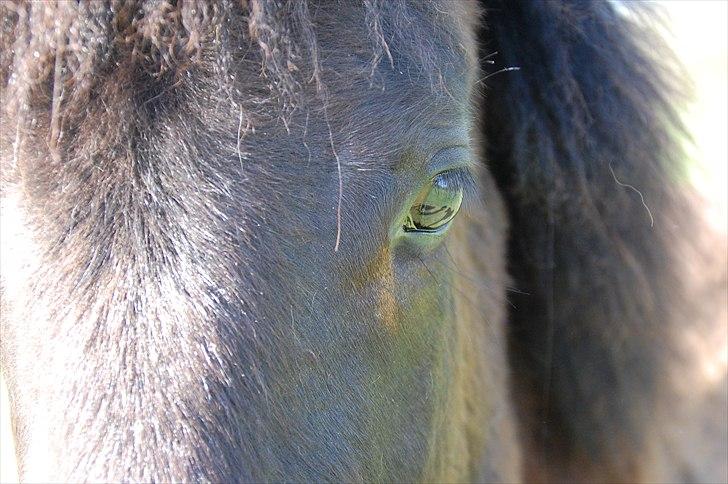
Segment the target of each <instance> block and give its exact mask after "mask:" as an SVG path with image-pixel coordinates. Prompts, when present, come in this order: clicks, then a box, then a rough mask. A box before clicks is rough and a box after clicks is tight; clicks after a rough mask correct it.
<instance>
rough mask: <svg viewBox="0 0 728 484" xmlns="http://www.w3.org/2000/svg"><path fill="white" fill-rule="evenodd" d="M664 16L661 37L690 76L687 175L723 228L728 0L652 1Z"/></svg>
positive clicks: (727, 181)
mask: <svg viewBox="0 0 728 484" xmlns="http://www.w3.org/2000/svg"><path fill="white" fill-rule="evenodd" d="M652 3H653V4H656V5H657V6H658V7H660V8H661V9H663V10H664V12H665V13H666V15H667V17H668V25H667V27H668V29H667V31H666V32H665V34H664V35H665V38H666V39H667V41H668V42H669V44H670V45H671V46H672V48H673V50H674V51H675V53H676V54H677V56H678V57H679V59H680V61H681V62H682V64H683V65H684V66H685V69H686V71H687V73H688V74H689V76H690V77H691V78H692V80H693V95H694V96H693V101H692V102H691V103H690V105H689V106H688V109H687V110H686V111H685V113H684V120H685V122H686V124H687V126H688V128H689V129H690V132H691V134H692V136H693V141H692V142H686V143H685V151H686V153H687V154H688V157H689V160H688V162H689V174H690V180H691V182H692V183H693V184H694V185H695V187H696V188H697V189H698V190H699V191H700V193H702V194H703V196H705V197H706V199H707V200H708V201H709V202H710V203H709V205H710V208H709V213H708V214H707V216H708V219H709V220H710V222H711V224H712V225H713V226H714V228H715V229H717V230H720V231H722V232H723V233H726V232H728V170H726V167H727V166H728V62H727V61H726V59H727V58H728V0H661V1H655V2H652Z"/></svg>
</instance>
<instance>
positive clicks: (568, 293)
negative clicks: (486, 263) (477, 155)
mask: <svg viewBox="0 0 728 484" xmlns="http://www.w3.org/2000/svg"><path fill="white" fill-rule="evenodd" d="M491 3H492V4H493V5H492V6H491V9H490V10H488V11H487V12H486V13H487V15H486V22H487V26H486V28H485V31H484V32H483V34H482V38H484V39H486V41H487V42H489V44H487V45H488V47H489V48H490V47H491V46H492V48H493V49H494V50H497V51H498V52H499V53H500V57H499V59H500V60H501V63H502V64H501V65H503V66H506V67H508V66H518V67H520V70H519V71H517V72H509V73H508V74H507V75H503V74H501V75H499V76H494V77H493V78H492V79H489V80H488V81H487V86H486V88H485V89H486V92H485V97H486V101H485V110H486V113H485V116H484V122H485V124H486V128H485V133H486V135H485V139H486V140H487V143H488V149H487V159H488V163H489V165H490V167H491V170H492V172H493V174H494V176H495V177H496V180H497V184H498V186H499V188H500V190H501V192H502V193H503V195H504V197H505V198H506V201H507V205H508V211H509V219H510V222H511V235H510V245H509V254H508V261H509V272H510V273H511V275H512V276H513V278H514V283H515V286H516V287H517V288H518V289H520V290H521V291H522V292H523V293H525V294H513V295H512V296H511V298H510V299H511V302H512V304H513V307H514V309H512V310H511V314H510V316H509V325H510V328H511V334H510V353H511V364H512V372H513V374H514V376H515V379H516V383H515V392H514V393H515V395H516V396H517V398H518V399H520V400H521V403H520V404H521V406H522V416H525V418H526V419H527V422H526V424H525V427H526V428H528V429H529V430H528V432H532V433H533V435H534V440H535V443H533V444H532V445H534V446H536V447H538V448H541V449H542V451H543V454H542V455H541V457H543V458H545V460H544V461H543V462H548V463H550V464H549V465H550V466H558V464H557V463H558V462H560V461H561V459H566V461H569V462H571V463H572V464H573V463H577V464H576V466H575V467H573V468H571V469H570V472H573V474H572V475H571V477H570V478H574V479H576V480H580V479H582V478H583V477H584V476H585V475H589V469H591V471H594V470H595V469H602V471H600V472H603V470H604V469H611V472H614V474H612V475H611V478H610V477H605V475H604V474H600V473H599V472H597V473H595V474H592V475H595V476H601V477H599V479H607V480H609V479H617V480H620V479H625V476H630V475H631V476H632V478H636V479H638V480H639V478H638V477H635V474H630V473H633V472H636V470H637V469H639V468H640V465H641V462H642V460H643V459H646V458H647V457H646V453H647V452H648V451H647V450H646V449H648V448H649V447H650V445H651V444H650V443H649V441H650V439H651V438H653V437H654V432H655V429H656V428H658V427H659V423H658V422H659V421H661V420H660V419H661V418H666V417H664V415H665V414H664V413H662V417H660V415H661V412H669V409H667V408H666V407H665V406H663V405H665V402H674V401H675V400H676V397H675V396H674V395H671V394H670V391H671V388H673V385H672V382H670V381H669V377H667V376H666V374H667V368H670V367H672V366H673V365H675V364H676V362H677V361H679V360H680V357H681V356H680V350H679V349H678V343H677V341H678V332H677V331H678V329H679V327H680V324H681V322H682V321H684V318H685V317H687V316H684V315H685V311H687V309H686V308H689V307H690V303H689V301H687V300H686V299H685V288H684V281H683V280H682V278H683V274H684V272H681V271H683V269H682V266H681V265H680V264H679V263H678V261H680V262H684V261H683V260H682V257H684V254H681V253H680V250H682V249H681V247H682V246H683V245H684V242H685V234H687V233H690V231H691V228H690V227H692V225H693V224H695V223H697V219H698V217H697V216H696V215H695V212H694V209H693V208H692V207H690V205H689V203H688V201H687V199H686V198H685V197H684V194H685V192H687V191H688V188H687V186H686V182H685V179H684V177H683V176H682V171H683V168H682V166H683V163H684V161H683V160H684V158H683V152H682V150H681V148H680V146H679V143H680V142H681V141H682V140H683V139H684V138H685V137H686V134H685V130H684V127H683V125H682V124H681V122H680V117H679V114H678V112H679V110H680V109H681V108H682V107H683V106H684V104H685V100H686V99H687V96H686V94H685V93H686V89H685V88H684V86H685V84H683V81H682V77H681V75H680V74H679V73H676V72H675V71H674V67H675V66H676V65H677V63H676V62H674V60H673V58H672V56H671V54H670V53H669V51H668V49H666V48H665V46H664V45H662V44H661V42H660V40H659V39H660V37H659V35H658V33H657V32H656V30H655V25H656V24H655V22H654V18H656V17H655V12H653V11H651V10H650V9H649V8H645V6H643V5H638V6H633V5H621V6H619V7H617V6H616V5H615V4H613V3H612V2H569V1H567V2H559V3H551V2H509V1H494V2H491ZM633 7H635V8H633ZM657 18H659V17H657ZM648 19H651V20H648ZM491 69H492V68H491ZM678 227H679V228H678ZM668 406H669V404H668ZM523 408H525V409H526V410H523ZM585 463H590V465H593V466H594V467H589V466H588V465H584V464H585ZM580 466H581V467H580ZM554 468H556V467H554ZM585 473H586V474H585ZM579 476H581V477H579ZM620 476H621V477H620ZM531 477H532V478H536V476H535V475H532V476H531ZM552 478H554V479H556V480H560V479H563V478H564V477H563V475H562V476H561V477H559V475H558V474H555V475H552Z"/></svg>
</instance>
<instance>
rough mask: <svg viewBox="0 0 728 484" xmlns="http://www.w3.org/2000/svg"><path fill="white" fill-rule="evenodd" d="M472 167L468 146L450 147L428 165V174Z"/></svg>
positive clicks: (437, 154) (433, 158) (439, 152)
mask: <svg viewBox="0 0 728 484" xmlns="http://www.w3.org/2000/svg"><path fill="white" fill-rule="evenodd" d="M473 166H474V163H473V156H472V153H471V151H470V147H469V146H468V145H452V146H448V147H446V148H443V149H441V150H440V151H438V152H437V153H436V154H435V155H434V156H433V157H432V158H431V159H430V161H429V163H428V169H429V171H430V173H435V174H437V173H442V172H445V171H449V170H455V169H459V168H471V167H473ZM435 176H436V175H435Z"/></svg>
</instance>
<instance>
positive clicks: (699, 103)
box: [0, 0, 728, 483]
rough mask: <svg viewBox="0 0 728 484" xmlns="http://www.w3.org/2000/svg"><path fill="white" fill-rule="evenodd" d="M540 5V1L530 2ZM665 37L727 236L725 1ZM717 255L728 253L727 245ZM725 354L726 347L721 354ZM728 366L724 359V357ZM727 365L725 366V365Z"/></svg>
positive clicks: (692, 162)
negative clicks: (689, 83) (681, 72)
mask: <svg viewBox="0 0 728 484" xmlns="http://www.w3.org/2000/svg"><path fill="white" fill-rule="evenodd" d="M533 1H541V0H533ZM632 1H636V0H632ZM650 3H652V4H653V5H655V6H657V7H659V8H660V9H662V10H663V12H664V13H665V15H666V18H667V20H668V21H667V23H666V28H665V31H664V35H665V38H666V39H667V41H668V43H669V44H670V45H671V46H672V48H673V50H674V51H675V52H676V54H677V55H678V57H679V58H680V60H681V62H682V63H683V65H684V66H685V69H686V71H687V73H688V74H689V75H690V77H691V78H692V80H693V95H694V96H693V100H692V102H691V103H690V104H689V105H688V107H687V109H686V110H685V112H684V120H685V122H686V124H687V125H688V128H689V129H690V132H691V134H692V136H693V140H692V141H686V142H685V151H686V153H687V154H688V173H689V177H690V181H691V183H692V184H693V185H694V186H695V187H696V188H697V189H698V190H699V192H700V193H702V194H703V196H704V197H705V198H706V200H707V201H708V202H709V203H708V207H709V208H708V213H707V214H706V216H707V218H708V220H709V221H710V223H711V225H713V227H714V229H716V230H717V231H720V232H722V233H723V234H726V233H728V170H727V169H726V167H727V166H728V0H661V1H653V2H650ZM720 250H726V249H725V246H723V247H721V249H720ZM724 353H728V348H727V349H725V350H724ZM722 359H723V360H724V362H728V354H724V355H723V358H722ZM726 364H728V363H726ZM0 388H1V389H0V393H1V394H0V482H3V483H5V482H16V481H17V475H16V469H15V455H14V449H13V441H12V437H11V433H10V423H9V421H8V413H7V412H8V401H7V395H6V393H5V388H4V385H2V384H1V377H0Z"/></svg>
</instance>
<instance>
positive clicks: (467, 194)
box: [432, 167, 478, 209]
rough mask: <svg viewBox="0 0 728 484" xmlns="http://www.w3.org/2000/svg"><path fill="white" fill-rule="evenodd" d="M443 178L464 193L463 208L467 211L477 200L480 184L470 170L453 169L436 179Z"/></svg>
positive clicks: (463, 168) (442, 173) (440, 174)
mask: <svg viewBox="0 0 728 484" xmlns="http://www.w3.org/2000/svg"><path fill="white" fill-rule="evenodd" d="M438 177H442V178H444V179H445V180H446V181H447V182H448V184H452V186H455V187H458V188H460V189H461V190H462V191H463V208H465V209H467V208H468V206H469V205H470V203H472V202H473V201H475V200H476V199H477V192H478V182H477V180H476V179H475V176H474V175H473V173H472V171H471V170H470V169H469V168H465V167H462V168H453V169H451V170H446V171H443V172H440V173H438V174H437V175H435V176H434V177H432V180H434V179H435V178H438Z"/></svg>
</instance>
